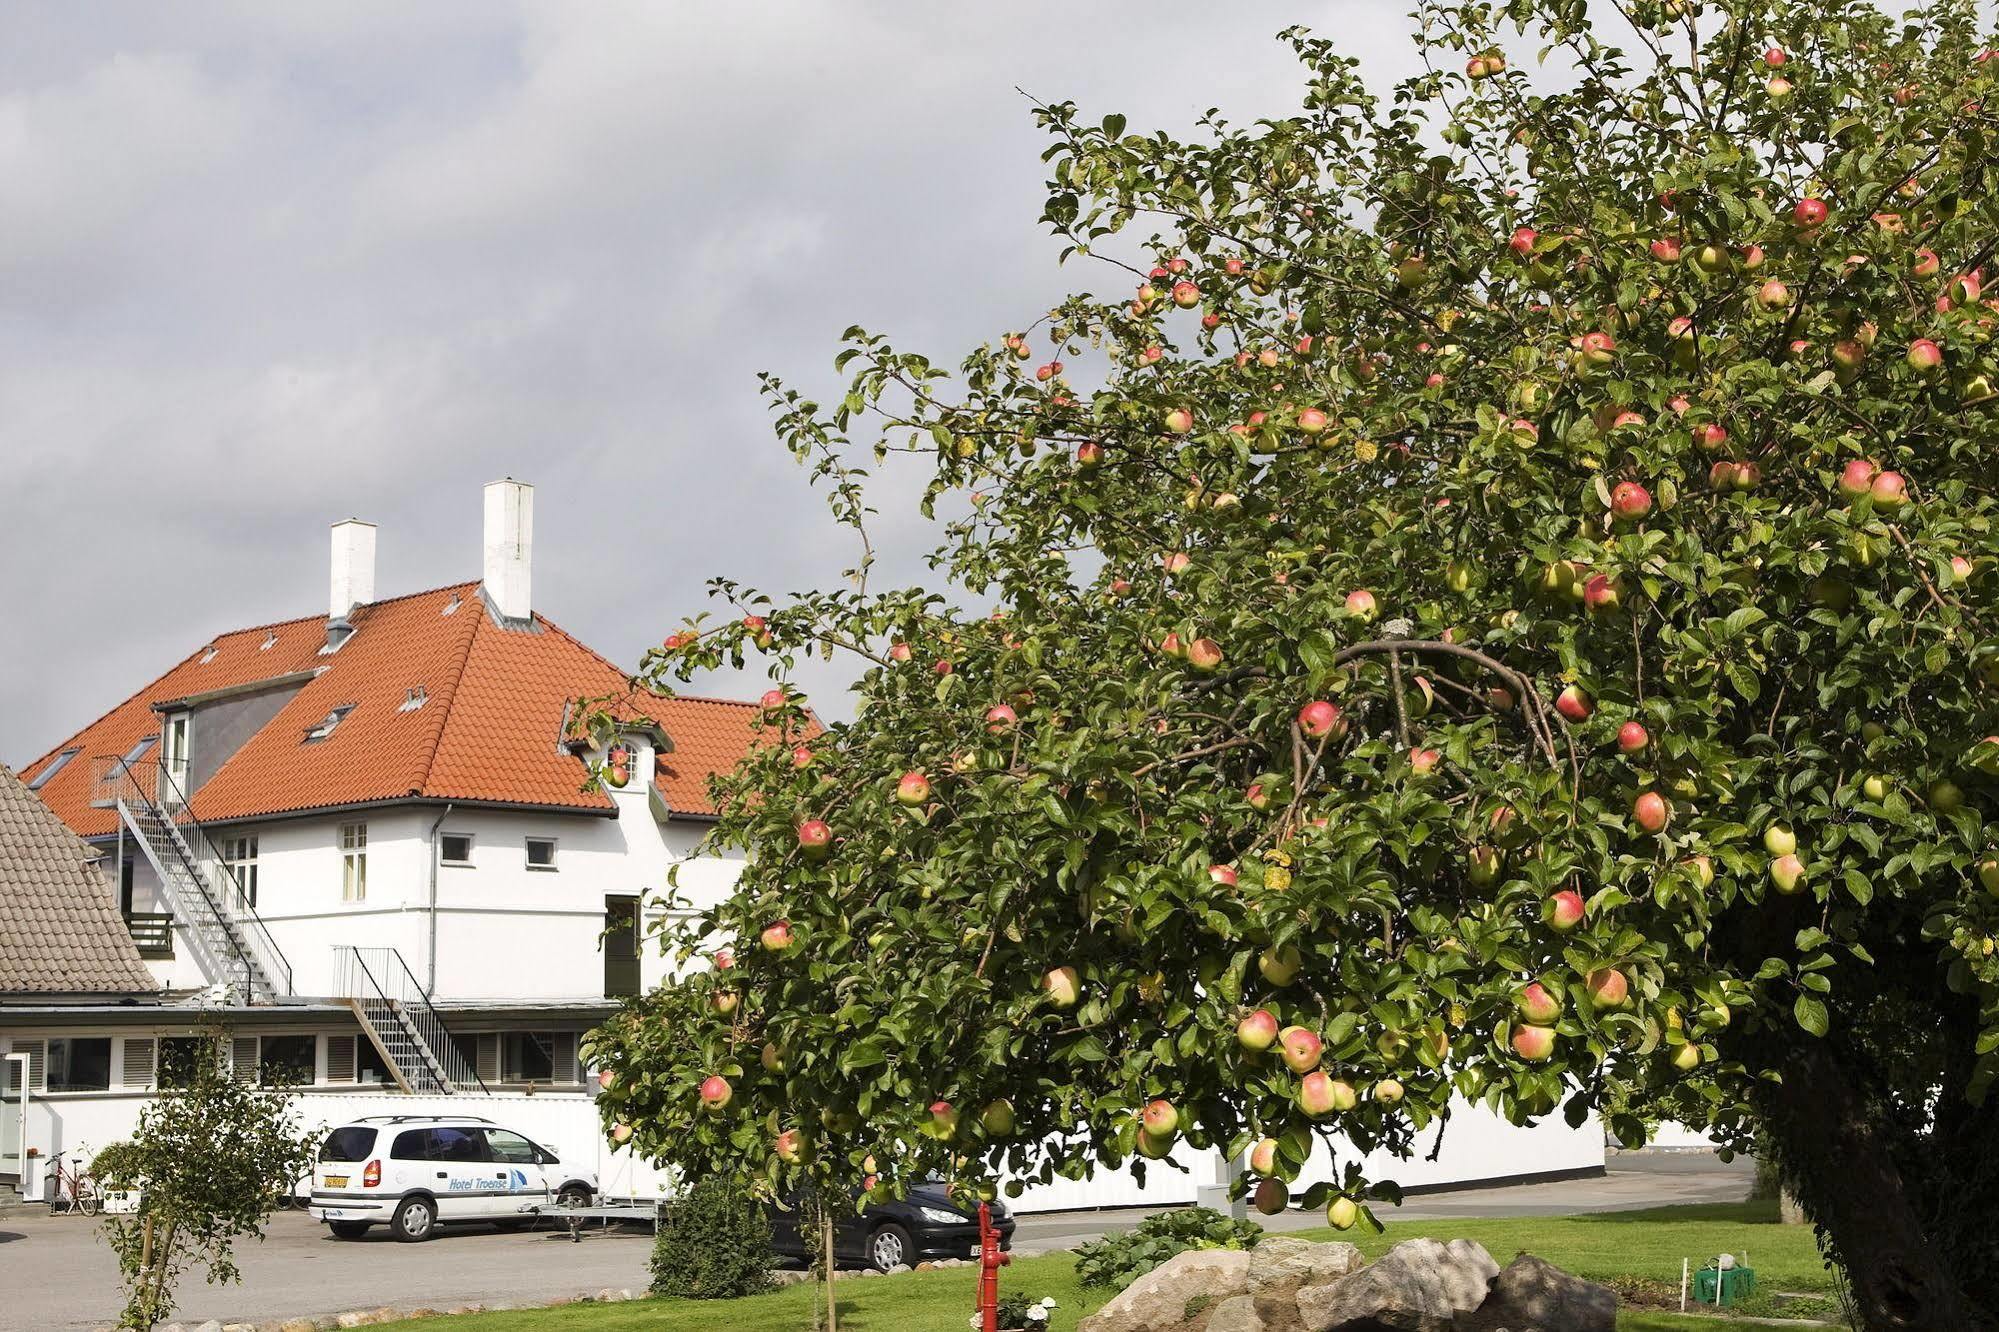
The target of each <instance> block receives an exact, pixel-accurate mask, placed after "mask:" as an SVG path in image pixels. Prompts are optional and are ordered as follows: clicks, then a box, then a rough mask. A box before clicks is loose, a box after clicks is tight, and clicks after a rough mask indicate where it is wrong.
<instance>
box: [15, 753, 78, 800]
mask: <svg viewBox="0 0 1999 1332" xmlns="http://www.w3.org/2000/svg"><path fill="white" fill-rule="evenodd" d="M82 752H83V751H82V750H81V749H65V750H63V752H62V753H60V754H58V755H56V756H55V757H54V758H52V759H50V760H49V761H48V762H47V763H46V764H44V765H43V766H42V770H41V771H40V772H38V773H36V774H35V779H34V780H33V781H31V782H29V783H28V789H29V790H30V791H39V790H41V789H42V787H44V786H46V785H47V784H48V780H49V778H51V777H53V776H55V775H56V774H57V773H59V772H61V771H62V770H63V769H64V768H66V767H68V766H69V761H70V760H71V759H73V758H75V757H76V756H77V755H78V754H81V753H82Z"/></svg>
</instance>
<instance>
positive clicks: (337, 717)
mask: <svg viewBox="0 0 1999 1332" xmlns="http://www.w3.org/2000/svg"><path fill="white" fill-rule="evenodd" d="M352 711H354V705H353V704H352V703H342V704H341V705H340V706H339V707H337V708H335V709H334V710H333V711H331V712H329V713H327V714H326V716H325V717H323V718H321V719H320V721H319V724H318V725H316V726H309V727H307V728H306V732H305V739H303V740H301V741H299V743H300V744H302V745H309V744H312V743H313V742H314V741H316V740H324V739H325V738H326V737H327V736H329V735H332V734H333V728H334V727H336V726H338V725H340V723H341V722H342V721H344V720H346V717H347V714H348V713H350V712H352Z"/></svg>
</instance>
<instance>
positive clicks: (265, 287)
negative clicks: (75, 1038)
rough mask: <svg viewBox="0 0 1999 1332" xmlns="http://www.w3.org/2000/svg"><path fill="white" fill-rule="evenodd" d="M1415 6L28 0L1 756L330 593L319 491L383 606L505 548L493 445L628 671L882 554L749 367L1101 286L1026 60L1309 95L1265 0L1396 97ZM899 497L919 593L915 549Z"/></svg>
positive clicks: (1132, 93)
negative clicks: (488, 539)
mask: <svg viewBox="0 0 1999 1332" xmlns="http://www.w3.org/2000/svg"><path fill="white" fill-rule="evenodd" d="M1407 8H1408V6H1407V4H1406V3H1405V2H1404V0H1393V2H1392V3H1381V2H1380V0H1344V2H1341V3H1329V2H1327V0H1315V2H1314V0H1295V2H1294V3H1290V4H1281V5H1280V4H1268V3H1261V2H1260V0H1256V2H1252V0H1228V2H1227V3H1219V2H1217V0H1209V2H1208V3H1177V2H1168V0H1152V3H1148V4H1144V5H1131V4H1115V5H1113V4H1102V3H1090V2H1089V0H1081V2H1080V3H1079V2H1078V0H1066V2H1065V3H1044V2H1043V0H1013V3H1009V4H1004V5H991V4H969V3H951V4H937V3H919V2H917V0H905V2H902V3H888V2H886V0H792V2H790V3H760V2H753V0H726V2H724V0H704V2H703V3H698V4H697V3H678V2H669V0H648V2H647V3H637V2H636V0H628V2H627V3H616V4H613V3H575V2H573V0H562V2H560V3H555V2H551V3H546V4H535V3H517V4H507V3H499V2H497V0H479V2H478V3H449V2H447V0H424V3H420V4H411V3H408V2H407V0H320V2H315V3H302V2H300V0H287V3H284V4H276V5H273V4H267V3H261V2H260V0H238V2H237V3H224V2H220V0H218V2H217V3H194V2H192V0H181V2H179V3H175V4H171V5H160V4H154V3H132V4H124V5H115V4H92V5H77V4H74V3H72V2H71V0H60V2H59V3H47V4H36V3H24V2H23V0H14V2H13V3H10V4H8V5H7V6H5V8H4V9H3V10H0V182H4V184H0V439H4V446H0V457H4V458H5V459H6V460H7V462H8V465H7V466H6V468H5V471H4V474H0V607H4V611H5V625H4V630H0V760H4V761H6V762H8V763H10V764H16V765H18V764H22V763H25V762H27V761H28V760H29V759H31V758H33V757H34V756H36V755H38V754H39V753H41V752H42V751H43V750H45V749H46V748H48V747H49V746H51V745H53V744H54V743H55V742H56V741H58V740H60V739H61V738H63V737H64V736H66V735H68V734H70V733H71V732H72V731H74V730H76V729H78V728H79V727H81V726H82V725H84V724H85V723H86V722H88V721H89V720H91V719H92V718H94V717H96V716H97V715H98V714H99V713H100V712H102V711H104V710H105V709H106V708H108V707H110V706H111V705H113V704H114V703H116V702H117V701H119V700H120V699H122V698H123V697H125V696H126V695H128V694H129V693H131V692H132V691H133V690H134V689H136V688H138V687H139V686H140V685H141V684H143V683H144V682H145V681H147V680H149V679H151V678H152V677H153V676H155V675H156V674H158V673H159V672H160V671H162V670H164V669H165V668H166V667H168V666H169V665H171V664H172V663H173V662H175V661H177V660H178V659H180V658H181V657H183V656H185V655H186V654H187V653H189V652H191V651H192V650H194V649H195V648H197V647H199V646H200V645H201V644H202V643H203V642H205V641H206V640H207V639H208V638H209V637H210V636H211V635H213V634H216V633H218V632H221V631H223V630H227V629H232V628H239V627H242V626H245V625H250V624H256V623H260V622H264V621H268V620H275V619H282V618H286V617H290V616H295V615H302V614H311V613H318V612H320V611H322V610H323V609H324V605H325V596H326V560H327V525H328V523H330V522H331V521H333V520H334V519H337V518H341V517H345V516H347V515H350V514H352V515H356V516H359V517H363V518H367V519H370V520H372V521H374V522H376V523H378V524H379V525H380V555H379V564H378V568H379V573H378V582H377V587H378V591H379V593H380V595H383V596H390V595H395V594H398V593H403V592H410V591H416V590H419V589H422V588H426V587H433V586H437V585H439V584H443V583H448V582H452V581H456V580H459V579H465V578H476V577H477V576H478V574H479V561H480V555H479V541H480V532H479V524H480V502H479V494H480V486H481V484H482V483H484V482H485V481H488V480H490V479H492V478H494V477H497V476H500V475H502V474H510V475H513V476H518V477H522V478H524V479H527V480H530V481H532V482H534V483H535V485H536V487H537V515H536V552H535V570H534V601H535V607H536V609H537V610H539V611H541V612H543V613H544V614H546V615H548V616H549V617H550V618H552V619H554V620H555V621H556V622H557V623H559V624H561V625H563V626H564V627H565V628H567V629H569V630H571V631H573V632H575V633H577V634H578V635H579V636H581V637H582V638H583V639H584V640H585V641H587V642H589V643H591V644H592V645H593V646H595V647H597V648H598V649H599V650H601V651H603V652H605V653H607V654H609V655H611V656H612V657H614V658H616V659H617V660H619V661H620V662H622V663H624V664H627V665H630V664H632V663H634V662H636V660H637V657H638V654H639V652H640V651H641V650H642V649H643V648H644V647H645V646H646V645H647V644H649V643H652V642H654V641H656V640H657V639H658V638H659V636H660V635H661V633H662V632H664V630H665V629H667V628H668V627H670V625H671V623H672V622H673V621H674V620H676V619H677V618H678V616H679V615H680V614H682V613H685V612H687V611H690V610H693V609H697V608H699V607H700V606H701V605H702V604H703V585H704V583H705V581H706V579H707V578H708V577H710V576H711V575H714V574H728V575H730V576H733V577H737V578H741V579H743V580H745V581H748V582H752V583H756V584H759V585H762V586H764V587H767V588H770V589H772V590H776V591H783V590H788V589H795V588H803V587H806V586H811V585H815V584H825V583H827V582H828V581H830V580H832V579H834V578H836V577H837V574H838V571H839V570H840V569H842V568H845V567H847V564H848V563H849V562H850V561H851V558H852V555H853V551H852V548H851V545H850V543H849V541H848V539H847V538H846V536H845V534H844V533H842V532H841V531H840V530H839V529H836V528H835V527H833V526H832V524H831V523H830V521H829V520H828V519H826V517H825V516H824V514H825V510H824V508H823V504H822V502H821V500H820V498H819V496H818V495H817V494H816V493H815V492H814V491H812V490H811V489H810V488H808V486H807V484H806V480H805V477H804V474H803V473H802V472H800V471H799V470H798V469H797V468H796V467H794V466H793V465H792V463H791V461H790V459H789V456H788V455H787V454H785V452H784V451H783V449H782V448H781V446H779V445H778V443H777V442H776V440H775V439H774V438H773V436H772V435H771V432H770V427H769V423H768V418H767V415H766V411H765V408H764V406H763V404H762V401H761V399H760V398H759V396H758V393H757V385H756V375H757V373H758V372H759V371H760V370H766V369H768V370H773V371H776V372H777V373H779V374H781V375H783V376H785V377H786V378H788V379H792V380H794V381H796V382H797V383H799V384H800V386H801V387H805V388H808V389H812V390H815V391H820V392H823V391H825V390H826V389H827V388H828V387H829V386H830V384H831V383H832V379H831V369H830V360H831V357H832V354H833V352H834V351H835V350H836V344H835V339H837V337H838V336H839V334H840V332H841V330H842V329H844V328H845V327H847V326H848V325H849V324H854V323H860V324H864V325H867V326H869V327H871V328H876V329H879V330H882V331H886V332H889V333H892V334H893V335H894V336H895V337H896V338H897V339H898V340H899V341H900V342H902V343H904V344H906V345H907V346H909V347H911V348H912V349H920V350H923V351H925V352H927V353H929V354H931V355H932V356H934V357H935V358H937V359H939V360H940V361H942V362H944V363H947V364H955V363H956V362H957V360H958V359H959V357H960V356H961V354H962V353H963V352H964V351H965V350H966V349H968V348H969V347H971V346H973V345H975V344H976V343H978V342H979V341H981V340H983V339H985V338H987V337H990V336H992V335H994V334H995V333H997V332H999V331H1002V330H1004V329H1006V328H1010V327H1015V326H1018V325H1021V324H1024V323H1027V322H1029V321H1030V320H1032V319H1033V318H1034V317H1035V316H1036V315H1037V314H1038V313H1039V312H1041V311H1043V310H1045V309H1046V307H1047V306H1048V304H1049V303H1050V302H1051V301H1052V300H1053V299H1055V298H1056V297H1057V296H1058V295H1059V294H1060V293H1062V292H1063V291H1065V290H1069V289H1071V288H1072V287H1074V286H1091V285H1097V286H1102V285H1103V284H1105V282H1106V277H1105V276H1104V275H1103V274H1102V273H1101V272H1089V271H1087V270H1076V269H1072V270H1070V271H1069V272H1067V273H1064V271H1063V270H1061V269H1059V268H1058V267H1057V266H1056V265H1055V262H1054V258H1055V252H1056V246H1055V245H1054V244H1053V243H1052V242H1051V241H1050V240H1049V239H1048V238H1047V237H1046V235H1045V233H1044V232H1043V231H1042V229H1041V228H1040V227H1039V226H1038V225H1037V224H1036V222H1035V219H1036V217H1037V216H1038V215H1039V211H1040V202H1041V190H1040V186H1041V181H1042V179H1043V169H1042V164H1041V163H1040V161H1039V158H1038V154H1039V152H1040V150H1041V149H1042V147H1043V146H1045V141H1044V140H1043V139H1042V138H1041V137H1040V136H1039V134H1038V133H1037V131H1036V130H1035V129H1034V127H1033V125H1032V123H1031V120H1030V116H1029V113H1028V108H1027V106H1026V104H1025V103H1024V101H1023V99H1022V97H1021V96H1020V95H1019V94H1018V93H1017V92H1015V88H1016V87H1019V88H1023V89H1026V90H1027V91H1029V92H1032V93H1034V94H1036V95H1038V96H1042V97H1046V98H1049V99H1062V98H1070V99H1073V100H1075V101H1076V102H1078V103H1079V104H1080V105H1081V106H1082V107H1083V108H1084V109H1085V110H1086V111H1088V112H1090V113H1091V114H1092V115H1101V114H1102V113H1104V112H1107V111H1113V110H1116V111H1122V112H1124V113H1125V114H1127V115H1128V116H1129V117H1130V121H1131V125H1132V127H1133V129H1147V128H1151V127H1154V126H1165V127H1168V128H1173V129H1185V128H1187V127H1189V126H1190V125H1191V123H1192V120H1193V118H1194V117H1195V116H1196V115H1197V114H1198V113H1199V112H1200V111H1201V110H1202V109H1204V108H1205V107H1208V106H1210V105H1215V106H1220V107H1222V108H1223V109H1224V110H1225V111H1226V112H1227V113H1228V114H1229V115H1230V117H1231V118H1232V119H1235V120H1237V121H1247V120H1250V119H1253V118H1254V117H1256V116H1259V115H1265V114H1282V113H1284V112H1286V111H1287V110H1289V109H1291V108H1293V107H1295V105H1296V98H1297V93H1298V88H1299V85H1300V79H1299V77H1298V73H1297V67H1296V66H1295V64H1294V63H1293V62H1292V60H1291V58H1290V55H1289V53H1288V51H1287V50H1286V49H1285V48H1284V47H1283V46H1282V45H1280V44H1279V43H1277V42H1275V41H1273V40H1271V36H1272V34H1274V33H1275V32H1277V31H1278V30H1279V29H1280V28H1282V27H1284V26H1285V25H1287V24H1289V23H1292V22H1304V23H1307V24H1309V25H1311V26H1312V27H1314V28H1316V29H1318V30H1320V31H1323V32H1330V33H1334V34H1337V35H1338V36H1339V37H1340V38H1341V39H1342V40H1344V41H1345V42H1346V43H1348V45H1349V46H1350V48H1351V49H1352V51H1353V52H1354V53H1356V54H1359V55H1361V56H1363V57H1365V58H1367V59H1368V60H1369V61H1370V65H1371V70H1372V72H1373V74H1374V75H1375V76H1376V78H1375V81H1376V82H1377V84H1378V85H1381V86H1385V84H1386V83H1387V82H1388V81H1390V80H1392V78H1394V77H1396V76H1398V75H1400V74H1401V73H1404V72H1406V70H1407V68H1408V66H1409V63H1410V60H1411V56H1410V48H1409V44H1408V38H1407V33H1408V31H1409V23H1408V20H1407V19H1406V18H1405V17H1404V12H1405V10H1406V9H1407ZM912 480H913V478H912ZM897 490H898V492H899V494H901V495H906V494H909V493H912V491H913V487H912V486H910V485H905V486H902V487H898V488H897ZM891 503H893V504H894V506H895V507H894V510H893V511H892V512H885V513H884V515H883V519H882V521H881V523H880V525H879V526H878V528H877V529H876V537H877V540H878V543H879V544H881V545H882V546H884V548H885V554H884V558H883V563H882V572H883V574H884V576H886V577H888V578H891V579H894V580H895V581H908V580H912V579H915V578H916V577H917V576H918V567H919V566H918V562H917V560H918V557H919V556H920V555H921V553H922V552H923V551H924V550H926V549H927V548H928V546H929V544H930V539H931V538H930V534H929V533H926V532H925V531H924V530H923V528H922V526H921V524H920V523H919V522H918V521H916V519H915V516H914V515H913V514H912V513H909V512H908V511H907V506H906V505H904V504H902V503H900V502H899V500H892V499H890V498H889V497H886V496H885V497H884V500H883V505H884V508H887V507H888V506H889V505H890V504H891ZM808 683H809V684H811V685H813V686H814V687H815V689H816V690H817V691H818V693H817V697H818V700H819V701H820V703H821V704H822V706H823V707H824V708H825V709H826V710H827V711H829V712H833V713H840V714H844V712H845V709H844V708H843V707H841V706H840V705H839V703H838V700H837V699H835V698H832V697H828V696H827V692H828V691H830V689H831V687H832V685H833V683H834V682H833V680H832V679H831V678H830V677H823V678H820V679H817V680H812V681H808ZM761 687H762V686H761V684H760V683H755V682H751V681H745V680H739V679H723V680H717V681H713V682H710V689H711V691H729V692H735V691H741V690H745V689H749V690H756V689H760V688H761Z"/></svg>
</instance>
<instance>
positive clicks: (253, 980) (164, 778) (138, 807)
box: [93, 758, 293, 1004]
mask: <svg viewBox="0 0 1999 1332" xmlns="http://www.w3.org/2000/svg"><path fill="white" fill-rule="evenodd" d="M93 763H94V765H95V767H96V773H95V778H96V792H95V799H94V802H93V803H95V804H97V805H100V806H110V807H114V808H116V809H117V811H118V817H119V818H120V819H121V820H122V821H123V822H124V824H125V826H126V828H128V829H130V830H131V833H132V835H133V837H134V838H136V839H137V841H138V843H139V847H140V849H141V850H142V851H143V852H144V853H145V857H146V860H147V861H148V862H149V863H150V864H151V865H152V867H153V873H154V874H156V875H157V876H159V881H160V885H161V888H162V890H163V891H164V892H165V894H166V896H167V900H168V901H169V903H171V905H172V908H173V915H174V917H175V918H176V920H177V921H179V923H180V924H181V927H182V928H183V929H185V930H186V932H187V938H188V940H189V942H190V944H191V945H192V946H193V951H194V955H195V960H196V961H197V962H198V963H199V964H200V966H201V971H202V974H203V975H204V976H206V977H207V978H208V980H209V983H210V984H211V985H213V986H214V987H215V989H216V990H217V991H218V992H220V995H221V996H222V997H225V998H227V999H229V1000H231V1001H233V1002H238V1003H249V1004H266V1003H282V1002H285V1001H287V1000H290V999H292V998H293V994H292V972H291V964H290V963H289V962H287V961H286V960H285V955H284V952H283V951H282V950H281V949H279V947H278V945H277V941H276V940H274V939H272V938H271V932H270V930H269V928H267V927H266V926H265V924H264V921H263V919H262V918H261V917H260V916H258V915H257V912H256V909H255V908H253V907H252V906H251V905H250V902H249V899H248V897H247V896H246V895H245V894H244V892H243V886H242V884H241V883H239V882H238V881H237V879H236V874H235V871H234V870H232V869H231V868H230V867H229V864H228V862H227V861H225V860H224V859H223V858H222V856H221V853H220V852H218V851H217V850H216V849H215V845H214V843H213V842H211V841H210V840H209V837H208V833H207V830H206V829H204V828H203V827H202V826H201V824H200V822H199V821H197V820H196V819H195V818H194V816H193V815H192V814H189V813H188V812H187V799H186V797H185V796H184V795H183V794H182V793H181V792H180V790H179V789H178V788H177V787H176V786H175V785H174V780H173V777H172V775H171V774H170V773H169V772H168V771H167V769H166V768H164V767H162V766H161V765H160V764H159V763H157V762H141V763H132V762H128V761H127V760H125V759H122V758H100V759H96V760H93Z"/></svg>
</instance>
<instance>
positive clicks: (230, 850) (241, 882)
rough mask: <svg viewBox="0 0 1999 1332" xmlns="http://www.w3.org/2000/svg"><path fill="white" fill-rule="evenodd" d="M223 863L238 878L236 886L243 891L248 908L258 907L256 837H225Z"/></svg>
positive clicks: (223, 841)
mask: <svg viewBox="0 0 1999 1332" xmlns="http://www.w3.org/2000/svg"><path fill="white" fill-rule="evenodd" d="M222 863H223V864H224V865H227V866H228V867H229V872H230V873H231V874H233V875H234V876H235V878H236V886H237V887H238V888H240V889H242V891H243V902H244V904H245V905H246V906H251V907H254V906H256V905H257V839H256V838H254V837H225V838H224V839H223V840H222Z"/></svg>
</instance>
